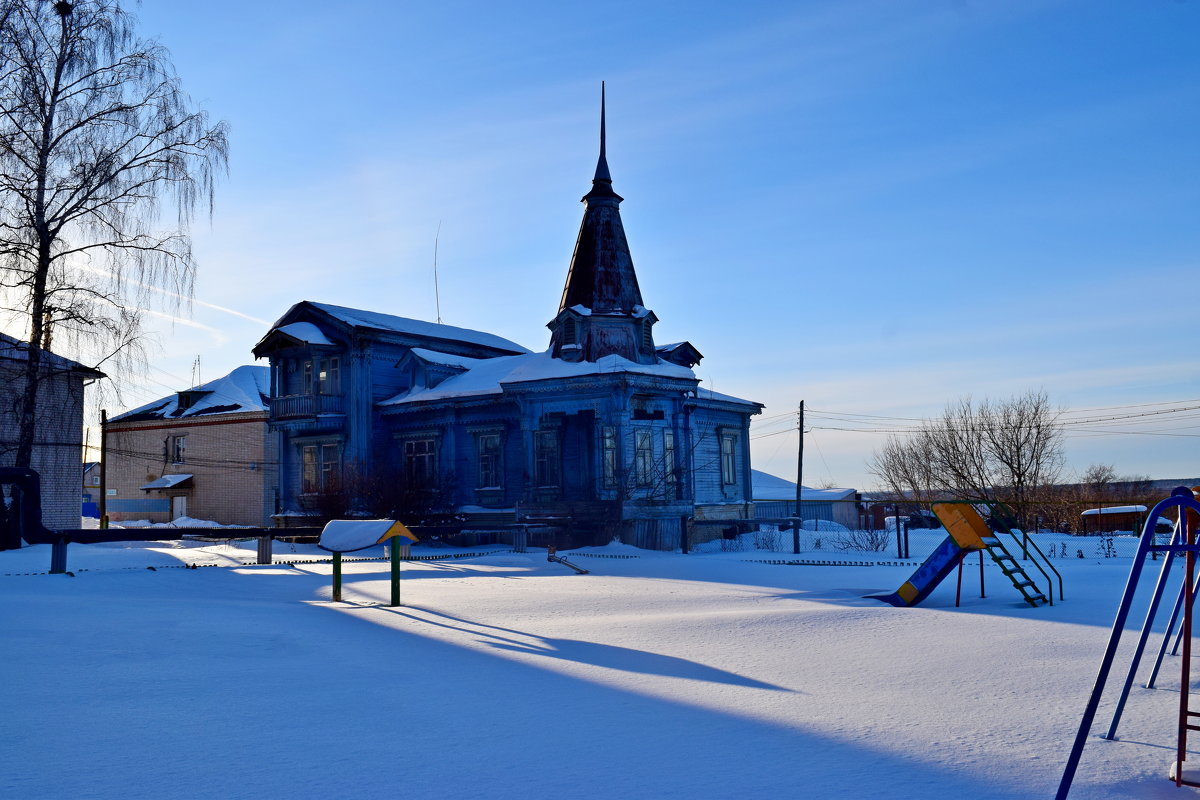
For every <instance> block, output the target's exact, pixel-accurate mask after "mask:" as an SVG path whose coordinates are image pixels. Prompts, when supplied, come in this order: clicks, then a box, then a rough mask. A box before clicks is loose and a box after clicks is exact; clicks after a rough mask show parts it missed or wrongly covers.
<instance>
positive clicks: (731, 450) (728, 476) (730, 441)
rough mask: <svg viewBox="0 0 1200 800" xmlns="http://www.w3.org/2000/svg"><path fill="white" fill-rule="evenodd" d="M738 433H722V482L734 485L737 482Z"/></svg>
mask: <svg viewBox="0 0 1200 800" xmlns="http://www.w3.org/2000/svg"><path fill="white" fill-rule="evenodd" d="M736 456H737V434H734V433H722V434H721V483H722V484H724V485H725V486H732V485H733V484H735V483H737V458H736Z"/></svg>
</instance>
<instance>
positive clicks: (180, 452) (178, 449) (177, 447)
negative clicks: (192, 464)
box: [170, 434, 187, 464]
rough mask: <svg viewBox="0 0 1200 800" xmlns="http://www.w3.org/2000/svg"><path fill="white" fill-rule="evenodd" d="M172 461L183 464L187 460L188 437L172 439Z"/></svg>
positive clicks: (174, 437) (173, 437)
mask: <svg viewBox="0 0 1200 800" xmlns="http://www.w3.org/2000/svg"><path fill="white" fill-rule="evenodd" d="M170 447H171V461H172V463H175V464H182V463H184V462H185V461H186V460H187V435H186V434H185V435H183V436H172V437H171V445H170Z"/></svg>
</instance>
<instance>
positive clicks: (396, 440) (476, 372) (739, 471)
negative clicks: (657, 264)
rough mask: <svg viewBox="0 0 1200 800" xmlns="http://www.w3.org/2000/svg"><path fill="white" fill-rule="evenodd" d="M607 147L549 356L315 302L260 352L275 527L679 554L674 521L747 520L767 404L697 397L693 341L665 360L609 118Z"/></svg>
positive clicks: (282, 325)
mask: <svg viewBox="0 0 1200 800" xmlns="http://www.w3.org/2000/svg"><path fill="white" fill-rule="evenodd" d="M600 141H601V144H600V157H599V161H598V163H597V167H596V174H595V178H594V179H593V181H592V188H591V191H589V192H588V193H587V194H586V195H585V196H584V197H583V203H584V204H585V211H584V215H583V223H582V225H581V226H580V230H579V237H578V240H577V242H576V246H575V252H574V254H573V256H572V258H571V264H570V269H569V270H568V273H567V279H566V285H565V287H564V289H563V294H562V300H561V302H560V303H559V307H558V310H557V313H556V314H555V315H554V318H553V319H552V320H551V321H550V322H549V324H548V326H547V327H549V329H550V346H549V348H548V349H547V350H545V351H543V352H538V353H533V352H529V351H528V350H526V349H525V348H524V347H521V346H520V345H518V344H515V343H513V342H510V341H507V340H505V339H502V338H500V337H498V336H494V335H491V334H488V333H482V332H479V331H472V330H466V329H462V328H454V327H450V326H446V325H436V324H432V323H428V322H421V321H418V320H411V319H405V318H402V317H395V316H391V315H387V314H380V313H374V312H367V311H359V310H355V309H349V308H341V307H338V306H331V305H327V304H323V303H314V302H302V303H299V304H297V305H295V306H293V307H292V308H291V309H290V310H289V311H288V312H287V313H286V314H285V315H284V316H283V317H282V318H280V320H279V321H278V322H276V323H275V325H274V326H273V327H272V328H271V330H270V332H269V333H268V334H267V335H266V336H265V337H264V338H263V339H262V341H260V342H259V343H258V345H256V346H255V348H254V354H255V356H257V357H266V358H269V359H270V363H271V375H272V378H271V386H272V395H273V399H272V403H271V418H272V426H273V427H274V429H275V430H276V431H277V432H278V435H279V437H280V441H279V453H280V484H281V486H280V493H281V504H282V509H283V513H281V514H280V515H279V518H278V519H279V522H280V524H283V525H289V524H311V516H310V515H314V514H323V513H324V514H336V513H346V512H347V511H359V512H361V513H371V514H380V513H389V512H395V513H400V515H401V517H402V518H404V517H405V516H406V515H407V516H408V517H409V518H411V517H412V516H420V515H422V514H426V513H430V512H437V511H441V512H453V513H454V514H456V515H457V518H458V519H460V520H463V521H464V524H465V525H466V526H468V527H469V526H471V525H472V524H477V526H478V525H483V524H485V523H486V522H488V521H491V522H495V521H498V520H513V519H529V518H536V519H542V520H554V521H557V522H558V523H560V524H563V525H567V526H569V527H570V528H571V529H572V530H573V531H575V532H576V534H580V533H582V534H583V539H585V540H592V541H596V542H603V541H607V540H609V539H611V538H612V537H613V536H619V537H620V538H622V539H623V540H624V541H627V542H630V543H634V544H638V545H641V546H650V547H674V546H677V545H678V542H679V531H680V518H681V517H684V516H694V517H696V518H710V519H712V518H742V519H745V518H750V517H752V516H753V509H752V506H751V499H752V496H751V471H750V448H749V428H750V417H751V416H752V415H754V414H757V413H759V412H760V411H761V409H762V406H761V405H760V404H758V403H754V402H750V401H747V400H742V399H739V398H736V397H730V396H727V395H721V394H717V393H715V392H711V391H708V390H706V389H703V388H701V387H700V386H699V381H698V379H697V378H696V375H695V373H694V372H693V371H692V367H694V366H695V365H696V363H697V362H699V360H700V359H701V357H702V356H701V354H700V352H699V351H698V350H697V349H696V348H695V347H694V346H692V345H691V344H690V343H688V342H677V343H672V344H666V345H656V344H655V341H654V332H653V328H654V324H655V323H656V322H657V317H656V316H655V315H654V312H653V311H651V310H650V309H649V308H647V307H646V306H645V305H644V303H643V301H642V295H641V292H640V290H639V288H638V282H637V276H636V274H635V272H634V268H633V260H632V258H631V256H630V252H629V245H628V243H627V242H626V239H625V232H624V229H623V227H622V224H621V215H620V203H621V200H622V198H621V197H620V196H619V195H617V194H616V192H614V191H613V187H612V178H611V176H610V174H609V169H608V163H607V159H606V155H605V148H604V129H603V118H602V122H601V140H600ZM473 520H474V523H473ZM578 540H579V537H578V536H577V537H576V541H578Z"/></svg>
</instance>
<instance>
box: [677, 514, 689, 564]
mask: <svg viewBox="0 0 1200 800" xmlns="http://www.w3.org/2000/svg"><path fill="white" fill-rule="evenodd" d="M689 539H690V537H689V536H688V515H687V514H680V515H679V549H680V551H682V552H683V554H684V555H685V556H686V555H687V554H688V553H689V552H691V541H689Z"/></svg>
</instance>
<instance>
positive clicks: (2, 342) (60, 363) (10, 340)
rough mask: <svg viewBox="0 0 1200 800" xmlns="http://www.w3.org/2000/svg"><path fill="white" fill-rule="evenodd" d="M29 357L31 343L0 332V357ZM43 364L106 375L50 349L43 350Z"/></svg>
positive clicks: (20, 359)
mask: <svg viewBox="0 0 1200 800" xmlns="http://www.w3.org/2000/svg"><path fill="white" fill-rule="evenodd" d="M28 358H29V343H28V342H23V341H21V340H20V339H16V338H14V337H12V336H9V335H8V334H5V333H0V359H6V360H9V361H21V362H24V361H25V360H27V359H28ZM42 364H43V365H44V366H46V367H47V368H49V369H54V370H63V371H67V372H85V373H91V374H92V375H93V376H95V377H98V378H103V377H105V375H104V373H103V372H101V371H100V370H98V369H95V368H93V367H89V366H86V365H84V364H80V363H79V362H78V361H72V360H71V359H69V358H66V357H64V356H60V355H58V354H57V353H52V352H50V351H49V350H43V351H42Z"/></svg>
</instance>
